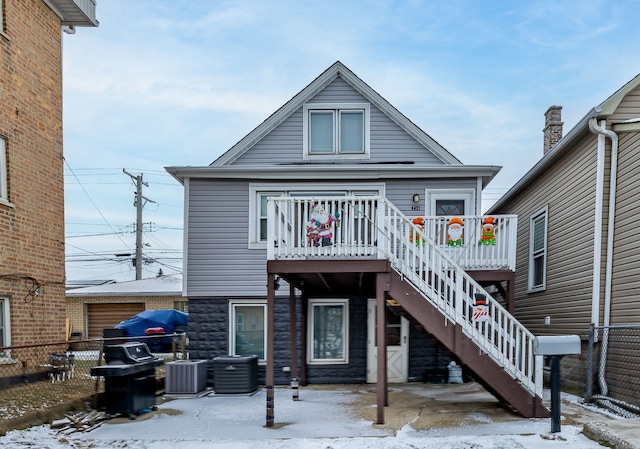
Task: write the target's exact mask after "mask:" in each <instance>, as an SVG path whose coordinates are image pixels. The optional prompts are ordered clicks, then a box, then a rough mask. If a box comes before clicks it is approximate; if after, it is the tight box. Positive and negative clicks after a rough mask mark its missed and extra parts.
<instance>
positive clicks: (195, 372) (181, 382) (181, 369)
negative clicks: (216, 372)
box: [164, 360, 209, 394]
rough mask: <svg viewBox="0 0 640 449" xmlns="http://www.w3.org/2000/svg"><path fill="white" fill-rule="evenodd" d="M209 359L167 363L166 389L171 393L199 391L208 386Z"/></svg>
mask: <svg viewBox="0 0 640 449" xmlns="http://www.w3.org/2000/svg"><path fill="white" fill-rule="evenodd" d="M208 363H209V362H208V361H207V360H178V361H175V362H169V363H167V377H166V379H165V385H164V391H165V392H166V393H169V394H193V393H199V392H201V391H202V390H204V389H205V388H206V387H207V365H208Z"/></svg>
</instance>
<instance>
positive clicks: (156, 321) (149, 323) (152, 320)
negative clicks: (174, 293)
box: [114, 309, 189, 337]
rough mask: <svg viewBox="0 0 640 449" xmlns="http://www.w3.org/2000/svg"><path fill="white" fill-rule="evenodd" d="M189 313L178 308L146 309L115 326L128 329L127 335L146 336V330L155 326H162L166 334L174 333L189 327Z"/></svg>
mask: <svg viewBox="0 0 640 449" xmlns="http://www.w3.org/2000/svg"><path fill="white" fill-rule="evenodd" d="M188 318H189V315H188V314H187V313H184V312H180V311H178V310H171V309H167V310H145V311H144V312H140V313H139V314H137V315H136V316H134V317H132V318H129V319H128V320H126V321H123V322H121V323H119V324H116V325H115V326H114V327H115V328H116V329H124V330H126V331H127V337H144V336H145V335H146V334H145V330H147V329H149V328H153V327H161V328H163V329H164V333H165V334H173V333H174V332H175V330H176V328H178V330H179V331H185V330H186V329H187V321H188Z"/></svg>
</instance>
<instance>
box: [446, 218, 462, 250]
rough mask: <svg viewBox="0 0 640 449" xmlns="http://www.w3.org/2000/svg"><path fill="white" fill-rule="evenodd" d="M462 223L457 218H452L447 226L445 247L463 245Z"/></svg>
mask: <svg viewBox="0 0 640 449" xmlns="http://www.w3.org/2000/svg"><path fill="white" fill-rule="evenodd" d="M463 229H464V222H463V221H462V219H461V218H459V217H453V218H452V219H451V220H449V224H448V225H447V245H449V246H463V245H464V232H463Z"/></svg>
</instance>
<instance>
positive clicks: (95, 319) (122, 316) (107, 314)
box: [87, 302, 144, 338]
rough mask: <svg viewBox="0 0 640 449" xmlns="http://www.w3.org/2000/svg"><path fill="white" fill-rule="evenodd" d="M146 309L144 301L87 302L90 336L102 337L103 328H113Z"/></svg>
mask: <svg viewBox="0 0 640 449" xmlns="http://www.w3.org/2000/svg"><path fill="white" fill-rule="evenodd" d="M143 310H144V303H143V302H132V303H112V304H87V321H88V323H87V327H88V332H89V338H95V337H102V330H103V329H111V328H113V326H115V325H116V324H118V323H119V322H121V321H124V320H128V319H129V318H131V317H132V316H134V315H137V314H138V313H140V312H142V311H143Z"/></svg>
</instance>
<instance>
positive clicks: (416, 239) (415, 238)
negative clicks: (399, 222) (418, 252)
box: [409, 217, 424, 245]
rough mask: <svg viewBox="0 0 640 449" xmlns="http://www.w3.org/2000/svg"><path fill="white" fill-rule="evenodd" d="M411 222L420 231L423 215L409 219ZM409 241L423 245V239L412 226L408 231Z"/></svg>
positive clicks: (421, 229)
mask: <svg viewBox="0 0 640 449" xmlns="http://www.w3.org/2000/svg"><path fill="white" fill-rule="evenodd" d="M411 223H413V224H414V225H415V226H416V227H417V228H418V229H419V230H420V232H422V231H424V217H416V218H414V219H413V220H411ZM409 241H410V242H411V243H415V244H416V245H424V241H423V240H422V239H421V238H420V234H418V233H416V232H414V230H413V228H411V230H410V231H409Z"/></svg>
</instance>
